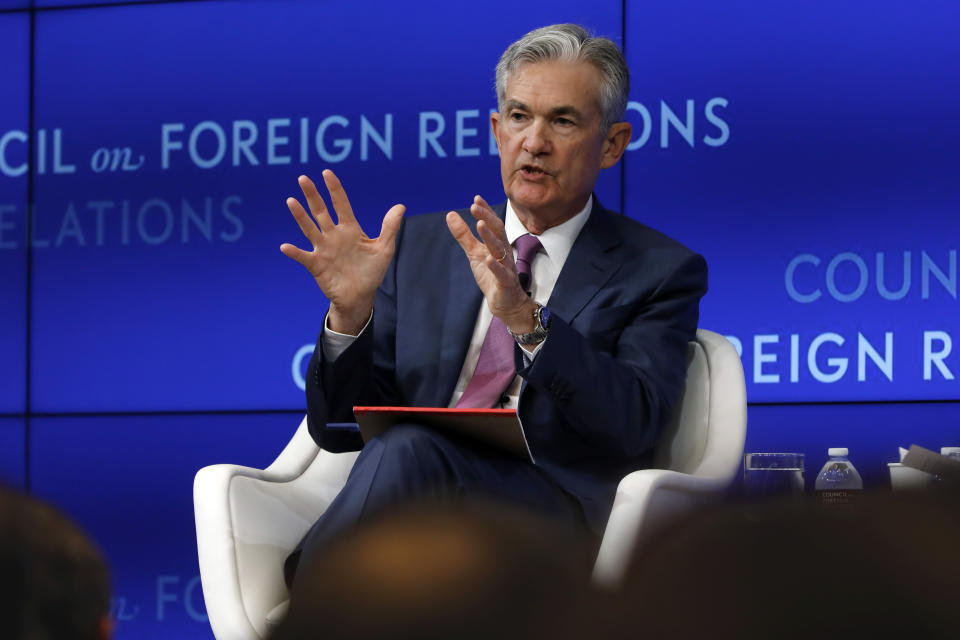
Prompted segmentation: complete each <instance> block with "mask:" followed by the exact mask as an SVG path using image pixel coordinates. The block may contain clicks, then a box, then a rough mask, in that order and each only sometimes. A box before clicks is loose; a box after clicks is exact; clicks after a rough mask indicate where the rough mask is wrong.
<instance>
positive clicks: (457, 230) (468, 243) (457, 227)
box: [447, 211, 482, 257]
mask: <svg viewBox="0 0 960 640" xmlns="http://www.w3.org/2000/svg"><path fill="white" fill-rule="evenodd" d="M447 228H448V229H450V233H451V234H452V235H453V237H454V239H456V241H457V243H458V244H459V245H460V247H461V248H462V249H463V250H464V252H465V253H466V254H467V257H470V256H471V254H473V253H475V252H476V251H477V249H480V248H482V247H481V244H480V241H479V240H477V239H476V237H475V236H474V235H473V232H472V231H470V227H468V226H467V223H466V222H464V221H463V218H461V217H460V214H459V213H457V212H456V211H451V212H450V213H448V214H447Z"/></svg>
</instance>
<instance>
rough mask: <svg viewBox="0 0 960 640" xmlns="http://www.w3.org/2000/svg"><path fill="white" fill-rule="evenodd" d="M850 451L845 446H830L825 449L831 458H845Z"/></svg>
mask: <svg viewBox="0 0 960 640" xmlns="http://www.w3.org/2000/svg"><path fill="white" fill-rule="evenodd" d="M848 453H850V451H849V450H848V449H847V448H846V447H830V448H829V449H827V455H828V456H830V457H831V458H846V457H847V454H848Z"/></svg>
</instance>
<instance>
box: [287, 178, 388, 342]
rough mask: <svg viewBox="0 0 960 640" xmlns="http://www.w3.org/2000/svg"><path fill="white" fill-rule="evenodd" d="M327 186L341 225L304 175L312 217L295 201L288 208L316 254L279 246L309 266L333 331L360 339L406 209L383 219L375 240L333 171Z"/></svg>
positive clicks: (300, 182)
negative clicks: (327, 306)
mask: <svg viewBox="0 0 960 640" xmlns="http://www.w3.org/2000/svg"><path fill="white" fill-rule="evenodd" d="M323 181H324V182H325V183H326V185H327V191H329V192H330V202H331V203H332V205H333V211H334V213H336V214H337V220H338V222H337V223H334V221H333V219H332V218H331V217H330V213H329V212H328V211H327V207H326V205H325V204H324V202H323V198H322V197H320V193H319V192H318V191H317V187H316V185H314V184H313V181H311V180H310V178H308V177H307V176H300V178H299V179H298V182H299V184H300V189H301V190H302V191H303V195H304V197H305V198H306V200H307V206H308V207H310V213H312V214H313V218H311V217H310V215H309V214H307V212H306V211H305V210H304V208H303V206H302V205H301V204H300V202H299V201H298V200H297V199H296V198H287V207H289V209H290V213H292V214H293V217H294V218H295V219H296V221H297V224H298V225H300V230H301V231H303V235H304V236H306V238H307V240H309V241H310V244H312V245H313V251H304V250H302V249H298V248H297V247H295V246H293V245H292V244H288V243H284V244H282V245H280V251H282V252H283V255H285V256H287V257H289V258H293V259H294V260H296V261H297V262H299V263H300V264H302V265H303V266H304V267H306V268H307V271H309V272H310V275H312V276H313V278H314V280H316V281H317V284H318V285H319V286H320V289H321V290H322V291H323V293H324V295H325V296H327V298H328V299H329V300H330V311H329V312H328V314H327V323H328V326H329V327H330V329H331V330H333V331H336V332H338V333H348V334H351V335H357V334H359V333H360V331H361V330H362V329H363V327H364V325H365V324H366V323H367V320H368V319H369V318H370V312H371V311H372V310H373V301H374V298H375V297H376V293H377V287H379V286H380V283H381V282H383V276H384V275H385V274H386V273H387V267H388V266H389V265H390V260H391V259H392V258H393V250H394V246H395V239H396V237H397V231H398V230H399V229H400V222H401V220H403V213H404V211H406V207H404V206H403V205H402V204H397V205H394V206H393V207H391V208H390V210H389V211H387V213H386V215H385V216H384V217H383V226H382V227H381V229H380V237H379V238H375V239H372V238H369V237H367V234H365V233H364V232H363V229H361V228H360V224H359V223H358V222H357V219H356V217H355V216H354V215H353V209H352V208H351V207H350V201H349V200H348V199H347V194H346V192H345V191H344V190H343V185H341V184H340V180H339V179H337V176H335V175H334V174H333V171H330V170H329V169H327V170H326V171H324V172H323ZM314 220H316V222H314Z"/></svg>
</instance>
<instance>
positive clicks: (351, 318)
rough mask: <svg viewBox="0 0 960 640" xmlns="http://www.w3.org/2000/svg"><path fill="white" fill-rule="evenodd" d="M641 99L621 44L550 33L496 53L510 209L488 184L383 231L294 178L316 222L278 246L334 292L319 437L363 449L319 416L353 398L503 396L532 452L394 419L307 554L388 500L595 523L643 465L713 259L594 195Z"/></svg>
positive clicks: (420, 401) (499, 130)
mask: <svg viewBox="0 0 960 640" xmlns="http://www.w3.org/2000/svg"><path fill="white" fill-rule="evenodd" d="M628 92H629V71H628V69H627V66H626V62H625V60H624V59H623V56H622V54H621V53H620V51H619V49H618V48H617V47H616V45H615V44H614V43H613V42H611V41H610V40H607V39H605V38H594V37H591V36H590V35H589V34H588V33H587V32H586V31H585V30H584V29H582V28H581V27H578V26H576V25H554V26H551V27H544V28H542V29H538V30H535V31H532V32H530V33H529V34H527V35H526V36H524V37H523V38H521V39H520V40H518V41H517V42H515V43H514V44H512V45H511V46H510V47H508V49H507V50H506V51H505V52H504V54H503V56H502V57H501V60H500V62H499V64H498V65H497V98H498V105H499V112H498V113H495V114H493V115H492V116H491V126H492V128H493V134H494V136H495V138H496V140H497V145H498V148H499V151H500V164H501V175H502V178H503V185H504V191H505V193H506V195H507V198H508V199H507V202H505V203H503V204H501V205H499V206H496V207H491V206H489V205H488V204H487V203H486V201H484V200H483V199H482V198H481V197H480V196H477V197H476V198H475V199H474V202H473V204H472V205H471V206H470V208H469V209H468V210H462V211H451V212H449V213H447V214H446V215H445V216H442V217H441V215H440V214H436V215H426V216H415V217H413V218H410V219H408V220H406V221H402V217H403V213H404V208H403V207H402V206H401V205H397V206H395V207H393V208H392V209H390V210H389V211H388V212H387V214H386V215H385V217H384V220H383V226H382V230H381V234H380V236H379V237H378V238H376V239H372V238H368V237H367V236H366V235H365V234H364V233H363V231H362V230H361V229H360V227H359V225H358V224H357V222H356V219H355V218H354V215H353V212H352V209H351V208H350V204H349V201H348V200H347V197H346V194H345V192H344V190H343V187H342V185H341V184H340V182H339V181H338V180H337V178H336V176H334V175H333V173H332V172H330V171H325V172H324V173H323V179H324V182H325V183H326V186H327V189H328V191H329V193H330V199H331V202H332V204H333V208H334V210H335V212H336V214H337V217H338V223H337V224H335V223H334V222H333V220H332V218H331V216H330V214H329V213H328V211H327V209H326V205H325V203H324V201H323V199H322V197H321V196H320V194H319V192H318V191H317V189H316V187H315V186H314V184H313V183H312V182H311V181H310V180H309V179H308V178H306V177H305V176H301V178H300V181H299V182H300V186H301V188H302V190H303V193H304V196H305V198H306V201H307V204H308V206H309V208H310V211H311V212H312V214H313V219H311V217H310V216H309V215H308V214H307V213H306V211H305V210H304V208H303V207H302V206H301V205H300V203H299V202H298V201H297V200H296V199H294V198H290V199H289V200H288V201H287V204H288V206H289V207H290V210H291V212H292V213H293V215H294V218H295V219H296V220H297V223H298V224H299V226H300V228H301V230H302V231H303V233H304V234H305V236H306V237H307V238H308V239H309V240H310V242H311V244H312V245H313V250H312V251H303V250H301V249H298V248H296V247H294V246H292V245H289V244H285V245H283V246H282V247H281V250H282V251H283V252H284V254H286V255H287V256H289V257H291V258H293V259H295V260H297V261H298V262H300V263H301V264H303V265H304V266H305V267H306V268H307V269H308V270H309V271H310V273H311V275H313V276H314V278H315V280H316V282H317V284H318V285H319V286H320V288H321V289H322V290H323V292H324V293H325V294H326V296H327V298H328V299H329V300H330V308H329V311H328V313H327V317H326V319H325V321H324V328H323V331H322V333H321V336H320V338H319V340H318V344H317V348H316V350H315V352H314V356H313V358H312V360H311V362H310V365H309V368H308V375H307V391H306V393H307V406H308V417H309V425H310V432H311V434H312V435H313V437H314V439H315V440H316V441H317V442H318V444H320V446H322V447H324V448H326V449H329V450H334V451H340V450H347V449H357V448H360V447H361V446H363V443H362V442H360V441H359V438H358V437H357V436H356V434H354V433H344V432H342V431H334V430H332V429H327V428H326V424H327V423H328V422H342V421H352V419H353V418H352V408H353V406H354V405H408V406H441V407H446V406H451V407H453V406H460V407H465V406H468V407H477V406H486V407H492V406H506V407H515V408H517V411H518V415H519V417H520V420H521V423H522V424H523V426H524V434H525V437H526V440H527V445H528V447H529V450H530V454H531V456H532V458H533V461H534V462H533V463H531V462H530V461H527V460H522V459H520V458H516V457H512V456H510V455H509V454H506V453H502V452H500V451H497V450H495V449H493V448H491V447H487V446H484V445H481V444H479V443H476V442H470V441H465V440H462V439H459V438H456V437H455V436H450V435H448V434H441V433H438V432H435V431H431V430H429V429H426V428H424V427H422V426H419V425H402V426H399V427H394V428H391V429H390V430H388V431H387V432H386V433H385V434H384V435H382V436H380V437H378V438H375V439H374V440H372V441H371V442H368V443H367V444H366V446H363V450H362V451H361V453H360V456H359V458H358V459H357V463H356V465H355V467H354V469H353V471H352V472H351V475H350V477H349V479H348V481H347V484H346V486H345V487H344V489H343V491H342V492H341V493H340V495H339V496H338V497H337V498H336V499H335V500H334V502H333V503H332V504H331V506H330V507H329V508H328V510H327V512H326V513H325V514H324V515H323V517H321V519H320V520H319V521H318V522H317V524H316V525H315V526H314V527H313V528H312V529H311V531H310V533H309V534H308V535H307V537H306V538H305V540H304V542H303V544H302V553H303V554H305V555H310V552H311V551H312V550H313V549H315V548H316V547H317V546H318V545H321V544H322V543H323V541H324V540H326V539H328V538H329V537H330V536H331V535H333V534H334V533H337V532H339V531H342V530H344V529H346V528H347V527H349V526H351V525H352V524H355V523H356V522H357V521H359V520H360V519H362V518H363V517H364V516H365V515H366V514H369V513H372V512H375V511H377V510H380V509H382V508H383V507H384V506H386V505H389V504H394V503H397V502H400V501H404V500H410V499H416V498H420V499H422V498H424V497H446V496H450V495H454V496H471V495H482V496H484V497H491V496H492V497H494V498H499V499H509V500H512V501H514V502H519V503H522V504H526V505H530V506H531V507H534V508H537V509H539V510H541V511H546V512H548V513H554V514H558V515H562V516H563V517H565V518H568V519H570V520H573V521H578V522H581V523H583V524H584V525H585V526H586V527H588V528H589V529H592V530H593V531H594V532H596V533H600V532H601V531H602V529H603V526H604V524H605V522H606V518H607V516H608V514H609V509H610V506H611V504H612V501H613V497H614V493H615V491H616V484H617V481H618V479H619V478H620V477H622V476H623V475H625V474H626V473H628V472H629V471H631V470H633V469H637V468H641V467H644V466H648V464H649V461H650V457H651V454H652V451H651V448H652V446H653V444H654V442H655V441H656V438H657V435H658V433H659V429H660V427H661V425H662V424H663V423H664V422H665V421H666V420H667V419H668V418H669V417H670V414H671V410H672V407H673V405H674V403H675V401H676V398H677V396H678V394H679V392H680V390H681V388H682V385H683V379H684V375H685V362H684V354H685V350H686V345H687V342H688V341H690V340H692V339H693V338H694V334H695V331H696V326H697V318H698V306H699V300H700V298H701V297H702V295H703V294H704V293H705V291H706V264H705V263H704V261H703V258H702V257H700V256H698V255H696V254H694V253H693V252H691V251H689V250H688V249H686V248H685V247H683V246H682V245H680V244H679V243H677V242H675V241H674V240H671V239H670V238H668V237H666V236H664V235H663V234H661V233H659V232H657V231H654V230H653V229H650V228H648V227H646V226H644V225H642V224H640V223H638V222H636V221H634V220H631V219H630V218H626V217H624V216H620V215H617V214H614V213H612V212H610V211H608V210H606V209H604V208H603V207H602V206H601V205H600V203H599V202H598V201H597V199H596V198H595V197H594V196H593V195H592V192H593V188H594V185H595V184H596V181H597V177H598V175H599V172H600V171H601V170H602V169H605V168H609V167H612V166H614V165H615V164H616V162H617V161H618V160H619V159H620V157H621V156H622V154H623V152H624V150H625V149H626V146H627V144H628V143H629V141H630V137H631V126H630V124H629V123H627V122H623V121H622V119H623V115H624V111H625V108H626V103H627V95H628ZM314 220H315V222H314ZM474 221H475V229H476V235H474V233H473V231H472V230H471V227H472V226H473V223H474ZM444 223H445V224H444ZM297 555H298V554H297V553H295V554H294V556H292V558H293V559H292V560H291V561H290V562H288V567H287V568H288V569H291V568H292V566H293V565H294V564H295V562H296V556H297ZM288 575H289V574H288Z"/></svg>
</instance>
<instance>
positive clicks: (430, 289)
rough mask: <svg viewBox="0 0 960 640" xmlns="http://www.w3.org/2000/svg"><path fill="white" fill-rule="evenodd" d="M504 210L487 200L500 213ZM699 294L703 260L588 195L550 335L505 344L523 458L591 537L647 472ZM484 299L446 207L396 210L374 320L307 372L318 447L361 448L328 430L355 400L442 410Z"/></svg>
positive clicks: (554, 299)
mask: <svg viewBox="0 0 960 640" xmlns="http://www.w3.org/2000/svg"><path fill="white" fill-rule="evenodd" d="M505 207H506V203H504V204H501V205H499V206H498V207H495V210H496V211H497V213H498V215H499V216H500V217H501V218H503V216H504V212H505ZM460 213H461V215H462V216H463V217H464V219H465V220H467V222H468V224H469V225H470V227H471V228H473V227H474V226H475V221H474V219H473V218H472V216H470V214H469V212H467V211H462V212H460ZM706 288H707V269H706V263H705V261H704V260H703V258H702V257H701V256H699V255H697V254H695V253H693V252H692V251H690V250H689V249H687V248H685V247H684V246H682V245H681V244H679V243H677V242H676V241H674V240H672V239H670V238H668V237H667V236H665V235H663V234H662V233H660V232H658V231H655V230H653V229H651V228H649V227H647V226H645V225H642V224H640V223H639V222H636V221H635V220H632V219H630V218H627V217H625V216H621V215H618V214H615V213H613V212H610V211H608V210H606V209H604V208H603V207H601V206H600V204H599V203H598V202H596V200H594V207H593V211H592V213H591V215H590V218H589V220H588V221H587V223H586V225H585V226H584V227H583V229H582V231H581V232H580V235H579V237H578V238H577V240H576V242H575V243H574V245H573V248H572V250H571V252H570V255H569V257H568V258H567V262H566V263H565V264H564V267H563V270H562V272H561V273H560V277H559V279H558V280H557V284H556V286H555V288H554V290H553V293H552V295H551V297H550V300H549V303H548V305H547V306H548V307H549V308H550V310H551V312H552V314H553V315H552V325H551V328H550V335H549V337H548V338H547V340H546V342H545V343H544V345H543V347H542V349H541V350H540V352H539V353H538V355H537V357H536V359H535V360H534V361H533V363H532V364H531V365H530V366H525V363H524V360H523V358H522V356H521V354H520V348H519V347H517V348H516V349H517V350H516V365H517V372H518V373H519V375H520V376H522V378H523V380H524V385H523V389H522V391H521V394H520V401H519V409H518V411H519V415H520V419H521V422H522V424H523V425H524V430H525V434H526V437H527V442H528V444H529V447H530V450H531V453H532V454H533V456H534V458H535V461H536V464H537V465H538V466H539V467H541V468H542V470H543V471H544V472H546V473H547V474H548V475H549V476H550V477H551V478H553V479H554V481H556V482H557V483H558V484H559V485H560V486H562V487H563V488H564V489H565V490H566V491H568V492H569V493H570V494H571V495H573V496H574V497H575V498H576V499H577V500H578V501H579V502H580V504H581V505H582V507H583V511H584V515H585V517H586V520H587V522H588V524H589V525H590V526H591V528H593V529H594V530H595V531H598V532H600V531H602V530H603V527H604V526H605V524H606V519H607V517H608V515H609V512H610V507H611V505H612V502H613V498H614V495H615V493H616V486H617V483H618V481H619V479H620V478H622V477H623V476H624V475H626V474H627V473H629V472H630V471H633V470H635V469H638V468H643V467H646V466H649V463H650V459H651V455H652V446H653V444H654V443H655V442H656V439H657V435H658V433H659V431H660V427H661V426H662V425H663V423H664V422H665V421H666V420H668V419H669V417H670V415H671V411H672V408H673V405H674V403H675V401H676V399H677V397H678V395H679V393H680V390H681V389H682V386H683V381H684V376H685V375H686V365H685V353H686V348H687V342H689V341H690V340H692V339H693V338H694V335H695V332H696V328H697V318H698V310H699V301H700V298H701V297H702V296H703V294H704V293H705V292H706ZM482 300H483V298H482V294H481V292H480V289H479V288H478V287H477V285H476V282H475V280H474V279H473V274H472V273H471V271H470V266H469V264H468V262H467V259H466V256H465V255H464V254H463V250H462V249H461V248H460V246H459V245H458V244H457V243H456V241H455V240H454V239H453V237H452V236H451V235H450V232H449V230H448V229H447V225H446V222H445V220H444V214H442V213H438V214H429V215H421V216H412V217H409V218H407V219H406V220H405V221H404V224H403V226H402V228H401V231H400V233H399V235H398V238H397V249H396V254H395V256H394V260H393V263H392V264H391V266H390V269H389V271H388V272H387V275H386V277H385V279H384V282H383V285H382V286H381V287H380V290H379V291H378V294H377V299H376V304H375V307H374V317H373V321H372V326H371V327H368V328H367V331H365V332H364V333H363V334H362V335H361V336H360V338H358V339H357V340H356V341H355V342H354V343H353V344H352V345H351V346H350V347H349V348H348V349H347V350H346V351H345V352H344V353H343V354H342V355H341V356H340V357H339V358H337V359H336V360H335V361H334V362H332V363H331V362H325V361H324V357H323V349H322V348H321V346H320V344H319V341H318V345H317V349H316V350H315V352H314V356H313V358H312V359H311V361H310V365H309V368H308V374H307V381H308V384H307V408H308V419H309V426H310V433H311V434H312V435H313V437H314V439H315V440H316V442H317V443H318V444H319V445H320V446H321V447H323V448H325V449H328V450H332V451H342V450H348V449H357V448H359V447H360V446H362V442H361V441H360V440H359V437H358V436H357V435H356V434H347V433H344V432H343V431H342V430H337V431H335V430H333V429H327V428H326V426H325V425H326V423H327V422H352V421H353V407H354V405H372V406H377V405H381V406H424V407H445V406H447V404H448V403H449V401H450V397H451V396H452V395H453V390H454V387H455V385H456V382H457V378H458V377H459V375H460V369H461V368H462V366H463V360H464V357H465V354H466V351H467V347H468V345H469V342H470V338H471V335H472V333H473V329H474V324H475V323H476V318H477V313H478V311H479V305H480V304H481V302H482Z"/></svg>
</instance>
